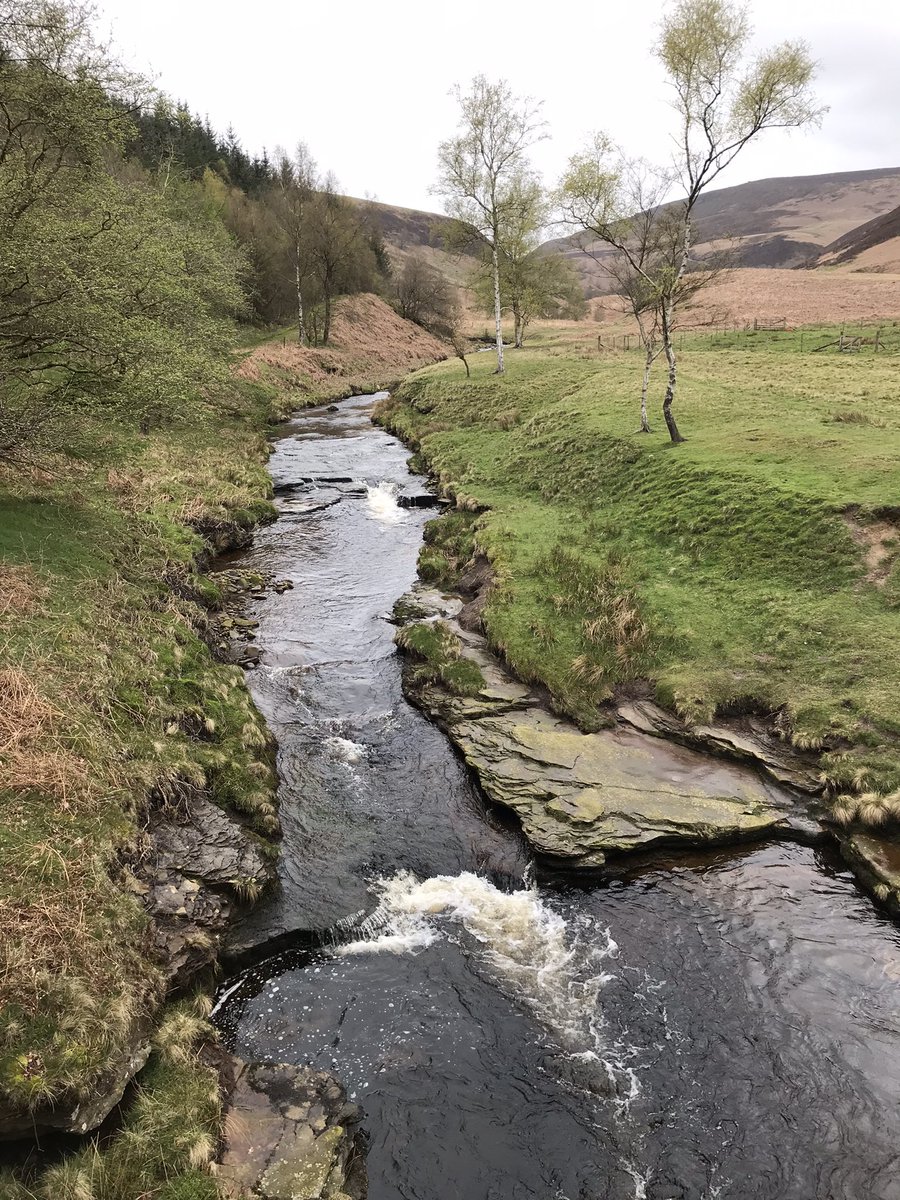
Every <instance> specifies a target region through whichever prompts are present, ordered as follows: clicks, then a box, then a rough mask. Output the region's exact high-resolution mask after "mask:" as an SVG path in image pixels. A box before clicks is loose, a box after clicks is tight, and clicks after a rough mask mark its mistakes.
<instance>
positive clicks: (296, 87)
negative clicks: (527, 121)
mask: <svg viewBox="0 0 900 1200" xmlns="http://www.w3.org/2000/svg"><path fill="white" fill-rule="evenodd" d="M99 8H100V12H101V15H102V25H103V26H104V27H105V28H106V30H107V31H109V30H110V29H111V31H112V35H113V38H114V40H115V42H116V43H117V45H118V47H119V49H120V51H121V52H122V53H123V56H124V57H126V58H127V60H128V61H129V62H130V63H132V64H133V65H135V66H139V67H141V68H142V69H144V70H149V71H151V72H152V73H153V75H154V77H155V79H156V82H157V84H158V86H159V87H161V88H162V89H163V90H164V91H166V92H168V93H169V94H170V95H172V96H173V97H175V98H177V99H183V100H185V101H187V103H188V105H189V106H190V108H191V109H193V110H195V111H197V112H199V113H200V114H201V115H208V116H209V118H210V120H211V121H212V123H213V125H214V126H215V127H216V128H217V129H219V130H224V129H225V128H226V127H227V126H228V125H229V124H231V125H233V126H234V128H235V131H236V132H237V134H238V137H239V139H240V141H241V143H242V144H243V146H244V147H245V149H247V150H248V151H250V152H251V153H255V152H257V151H260V150H261V149H262V148H263V147H264V146H265V147H267V148H268V149H269V150H270V151H271V150H272V148H273V147H275V146H276V145H283V146H286V147H288V148H290V147H292V146H293V145H295V144H296V142H297V141H298V140H303V141H305V142H306V143H307V144H308V145H309V147H310V149H311V150H312V153H313V155H314V157H315V158H316V159H317V160H318V162H319V165H320V166H321V167H323V168H328V169H331V170H333V171H334V172H335V173H336V175H337V177H338V180H339V182H340V185H341V187H342V190H343V191H345V192H346V193H348V194H350V195H356V196H363V195H372V196H375V197H376V198H377V199H379V200H383V201H385V202H386V203H389V204H401V205H407V206H409V207H412V208H427V209H436V208H439V207H440V204H439V201H437V200H436V199H435V198H434V197H433V196H430V195H429V192H428V189H429V186H430V185H431V183H432V182H433V179H434V174H435V148H436V146H437V143H438V142H439V141H440V139H441V138H443V137H447V136H448V135H449V134H451V133H452V132H453V129H454V127H455V123H456V108H455V101H454V100H453V98H452V97H451V96H450V95H449V92H450V89H451V88H452V86H453V85H454V84H455V83H462V84H465V83H466V82H467V81H468V80H470V79H471V77H472V76H473V75H476V74H478V73H482V72H483V73H484V74H486V75H488V76H489V77H491V78H494V79H496V78H505V79H508V80H509V81H510V83H511V84H512V86H513V89H514V90H515V91H516V92H517V93H519V94H525V95H531V96H534V97H536V98H538V99H541V100H543V101H544V115H545V117H546V119H547V122H548V125H549V132H550V134H551V140H550V141H548V142H546V143H544V144H542V145H540V146H539V147H537V148H536V149H535V151H534V159H535V162H536V163H537V165H538V166H539V167H540V168H541V169H542V170H543V171H544V173H545V175H546V177H547V179H548V181H550V180H554V179H555V178H556V177H557V175H558V174H559V173H560V171H561V169H562V167H563V166H564V165H565V162H566V159H567V158H568V156H569V155H570V154H572V153H573V152H575V151H576V150H578V149H579V148H580V146H581V145H582V143H583V142H584V140H585V138H586V136H587V134H588V133H589V132H591V131H592V130H594V129H603V130H605V131H606V132H608V133H609V134H611V135H612V136H613V137H614V138H615V139H616V140H617V141H619V142H620V143H622V144H623V145H624V146H625V148H626V149H627V150H628V151H629V152H631V153H635V154H643V155H644V156H645V157H648V158H653V159H658V160H660V161H665V160H666V159H667V156H668V153H669V151H668V145H669V142H668V138H669V137H670V133H669V131H670V130H671V128H672V115H673V114H672V113H671V111H670V110H669V108H668V107H667V104H668V101H667V93H666V86H665V83H664V80H663V78H662V74H661V70H660V68H659V65H658V64H657V63H656V61H655V60H654V58H653V57H652V55H651V54H650V47H651V45H652V43H653V42H654V40H655V38H656V32H657V23H658V21H659V18H660V16H661V14H662V13H663V12H664V11H665V8H666V5H665V4H664V3H663V0H643V2H639V3H630V4H629V3H625V4H623V3H618V4H616V5H615V6H613V5H604V4H602V3H599V2H598V0H590V2H588V0H568V2H567V3H564V4H559V5H558V6H557V5H554V4H548V3H542V4H540V5H537V4H533V3H531V2H530V0H523V2H520V3H518V4H503V5H490V4H485V3H483V2H477V0H455V2H454V3H452V4H446V5H445V4H440V5H438V4H434V3H429V2H428V0H424V2H423V0H332V2H331V3H328V2H327V0H326V2H325V3H318V4H317V3H315V0H312V2H310V0H306V2H304V0H261V2H259V3H257V4H255V5H253V4H249V3H247V0H240V2H237V0H154V2H153V3H152V4H144V3H139V2H138V0H100V4H99ZM751 11H752V14H753V23H754V26H755V31H756V32H755V41H756V43H757V44H758V45H759V46H760V47H762V46H765V45H767V44H771V43H772V42H776V41H781V40H783V39H785V38H790V39H796V38H806V39H807V41H808V42H809V43H810V45H811V47H812V51H813V54H814V56H815V57H816V59H817V60H818V61H819V63H820V72H819V78H818V82H817V91H818V93H819V95H820V97H821V99H822V101H823V102H824V103H826V104H828V105H829V106H830V109H831V111H830V112H829V113H828V115H827V116H826V117H825V120H824V123H823V125H822V128H821V129H820V130H814V131H812V132H809V133H782V132H773V133H769V134H766V135H763V137H762V138H761V139H760V141H759V143H758V144H757V145H756V146H753V147H751V148H749V149H748V150H747V151H746V152H745V154H744V155H743V156H742V157H741V158H740V159H738V161H737V162H736V163H735V165H734V166H733V167H732V168H731V169H730V171H729V173H728V174H727V175H726V176H725V177H724V178H723V180H722V184H723V186H727V185H728V184H734V183H742V182H744V181H745V180H748V179H760V178H763V177H765V176H769V175H801V174H817V173H819V172H826V171H851V170H860V169H863V168H868V167H887V166H900V6H898V4H897V0H853V2H852V3H849V4H840V5H839V4H837V3H830V2H829V0H824V2H823V0H755V3H752V4H751Z"/></svg>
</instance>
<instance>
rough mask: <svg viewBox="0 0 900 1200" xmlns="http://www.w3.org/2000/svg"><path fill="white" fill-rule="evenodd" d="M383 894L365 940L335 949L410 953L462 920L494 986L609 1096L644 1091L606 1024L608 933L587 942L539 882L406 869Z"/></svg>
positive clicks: (453, 933) (382, 886)
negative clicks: (508, 884) (505, 886)
mask: <svg viewBox="0 0 900 1200" xmlns="http://www.w3.org/2000/svg"><path fill="white" fill-rule="evenodd" d="M377 891H378V894H379V900H380V902H379V905H378V907H377V908H376V910H375V912H374V913H373V914H372V916H371V917H369V918H368V920H367V921H366V923H365V928H361V929H360V930H359V932H361V933H362V937H357V938H355V939H354V940H353V941H349V942H346V943H344V944H343V945H340V946H338V948H337V953H338V954H340V955H345V956H346V955H359V954H379V953H391V954H411V953H415V952H417V951H419V950H422V949H424V948H425V947H426V946H430V945H431V944H432V943H433V942H435V941H437V940H438V939H440V938H442V937H446V938H448V939H450V940H455V939H456V937H457V931H458V930H459V927H460V926H461V927H462V929H463V930H465V933H466V934H468V935H469V939H470V943H471V944H474V947H475V951H476V953H477V954H478V956H479V957H480V958H481V959H482V961H483V963H484V965H485V966H486V967H487V969H488V970H489V972H490V973H491V974H492V975H493V976H494V977H495V979H496V981H497V983H498V984H499V985H500V986H501V987H503V986H505V987H508V988H510V989H511V991H512V992H513V993H514V996H515V998H516V1000H517V1001H518V1002H519V1003H522V1004H524V1006H525V1007H527V1008H528V1009H529V1010H530V1011H531V1012H532V1014H533V1015H534V1016H535V1017H536V1018H537V1019H538V1020H539V1021H540V1023H541V1024H542V1025H543V1026H544V1028H545V1029H547V1030H548V1032H550V1033H551V1034H552V1035H553V1037H554V1040H555V1041H557V1042H558V1044H559V1046H560V1048H561V1049H562V1050H563V1052H564V1053H565V1054H567V1055H569V1056H571V1058H572V1059H573V1060H575V1061H577V1062H579V1063H580V1064H582V1066H583V1067H584V1068H585V1069H586V1072H585V1073H586V1074H589V1073H590V1070H589V1069H590V1066H591V1064H593V1065H595V1066H598V1067H600V1068H601V1071H602V1074H603V1076H604V1077H605V1079H606V1081H607V1083H608V1090H609V1091H610V1092H612V1093H614V1094H617V1095H618V1096H619V1097H620V1098H621V1099H622V1100H625V1101H630V1100H631V1099H633V1098H634V1097H635V1096H636V1095H637V1094H638V1092H639V1086H638V1082H637V1077H636V1075H635V1074H634V1071H633V1070H632V1068H630V1067H628V1066H626V1065H625V1064H624V1063H623V1062H622V1055H621V1054H620V1053H619V1052H618V1050H617V1048H616V1047H614V1046H612V1045H611V1044H609V1040H608V1039H607V1038H606V1037H605V1034H604V1029H603V1017H602V1008H601V1004H600V993H601V991H602V989H603V986H604V985H605V984H606V983H607V982H609V981H610V980H611V979H613V978H614V977H613V976H612V975H611V974H609V973H608V971H607V970H606V969H605V966H604V964H608V963H609V961H610V960H612V959H614V958H615V957H616V955H617V954H618V947H617V945H616V943H615V941H614V940H613V939H612V937H611V936H610V932H609V930H608V929H606V930H603V931H600V930H597V929H596V928H593V929H592V930H591V938H590V940H588V939H587V938H581V937H579V932H578V930H577V929H574V930H573V929H572V928H570V926H569V925H568V924H567V922H566V920H565V918H564V917H562V916H561V915H560V914H559V913H558V912H556V911H554V909H552V908H551V907H549V906H548V905H547V904H546V903H545V901H544V900H543V899H542V898H541V895H540V893H539V892H538V890H537V888H536V887H527V888H523V889H520V890H518V891H513V892H505V891H501V890H500V889H499V888H497V887H495V885H494V884H493V883H491V882H490V881H489V880H487V879H484V878H483V877H482V876H480V875H475V874H473V873H471V872H469V871H465V872H463V873H462V874H460V875H456V876H450V875H438V876H435V877H433V878H431V879H425V880H421V881H420V880H418V879H417V878H416V877H415V876H414V875H412V874H410V873H409V872H400V873H399V874H397V875H394V876H392V877H391V878H389V879H382V880H380V881H379V882H378V884H377ZM576 1078H577V1075H576Z"/></svg>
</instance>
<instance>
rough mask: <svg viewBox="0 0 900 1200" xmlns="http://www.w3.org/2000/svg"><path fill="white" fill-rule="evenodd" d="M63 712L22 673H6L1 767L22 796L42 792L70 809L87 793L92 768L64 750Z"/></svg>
mask: <svg viewBox="0 0 900 1200" xmlns="http://www.w3.org/2000/svg"><path fill="white" fill-rule="evenodd" d="M58 717H59V711H58V710H57V709H55V708H54V707H53V705H51V704H50V703H49V702H48V701H47V700H46V699H44V697H43V696H41V695H40V693H39V692H38V689H37V687H36V686H35V684H34V682H33V681H32V680H31V679H30V678H29V676H28V675H27V674H26V673H25V671H23V670H22V669H20V668H16V667H7V668H4V669H0V763H2V766H3V774H4V782H5V784H6V786H7V787H9V788H11V789H12V790H13V791H16V792H27V791H39V792H41V793H43V794H44V795H46V796H48V797H50V798H52V799H54V800H56V801H58V803H59V804H60V805H61V806H62V807H64V808H65V807H68V805H69V803H70V801H71V800H72V799H73V797H74V796H75V795H76V794H78V793H80V792H82V791H83V790H84V787H85V783H86V780H87V764H86V763H85V762H84V761H83V759H81V758H79V757H78V756H77V755H75V754H73V753H71V751H69V750H68V749H67V748H66V747H64V746H63V745H61V743H60V741H59V739H58V736H57V731H56V726H57V723H58Z"/></svg>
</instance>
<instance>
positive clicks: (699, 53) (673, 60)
mask: <svg viewBox="0 0 900 1200" xmlns="http://www.w3.org/2000/svg"><path fill="white" fill-rule="evenodd" d="M751 34H752V28H751V26H750V20H749V15H748V9H747V8H746V7H743V6H741V5H737V4H733V3H730V2H729V0H680V3H678V4H677V5H676V6H675V8H674V9H673V11H672V13H671V14H670V15H669V16H668V17H666V18H665V19H664V20H663V22H662V30H661V34H660V38H659V42H658V43H657V46H656V54H657V57H658V58H659V59H660V61H661V62H662V64H663V67H664V68H665V71H666V74H667V76H668V79H669V83H670V85H671V87H672V90H673V92H674V96H675V98H674V101H673V107H674V109H675V113H676V116H677V121H678V127H677V132H676V134H675V139H674V140H675V144H676V147H677V149H676V154H675V166H676V170H677V173H678V176H679V179H680V182H681V185H682V187H683V188H684V191H685V198H684V200H683V201H681V202H680V210H681V211H680V218H681V219H680V235H679V245H678V250H677V257H676V261H675V263H674V271H673V273H672V278H671V280H670V282H669V285H668V286H667V288H666V289H665V291H664V293H663V295H662V297H661V305H660V322H661V333H662V341H663V349H664V352H665V355H666V361H667V364H668V384H667V387H666V395H665V400H664V401H663V416H664V418H665V421H666V427H667V428H668V431H669V436H670V438H671V439H672V441H673V442H680V441H683V438H682V436H681V433H680V432H679V430H678V425H677V423H676V420H675V416H674V414H673V411H672V405H673V402H674V399H675V392H676V388H677V383H678V373H677V362H676V356H675V344H674V340H673V337H672V334H673V326H674V320H675V312H676V307H677V301H678V288H679V285H680V283H681V281H682V279H683V278H684V275H685V273H686V272H687V270H688V266H689V264H690V257H691V249H692V245H693V225H694V210H695V208H696V205H697V201H698V200H699V199H700V196H701V195H702V194H703V192H704V191H706V190H707V189H708V188H709V187H710V185H711V184H712V183H714V182H715V181H716V180H717V179H718V178H719V176H720V175H721V174H722V173H723V171H726V170H727V169H728V167H729V166H731V164H732V163H733V162H734V160H735V159H736V158H737V156H738V155H739V154H740V153H741V151H742V150H743V149H744V147H745V146H747V145H748V144H749V143H750V142H752V141H754V140H755V139H756V138H757V137H759V135H760V134H761V133H763V132H765V131H766V130H768V129H799V128H801V127H803V126H806V125H810V124H814V123H817V122H818V121H819V120H820V119H821V117H822V114H823V113H824V111H825V110H824V109H823V108H822V107H820V106H819V105H818V104H817V102H816V99H815V97H814V96H813V94H812V92H811V89H810V84H811V82H812V79H813V76H814V74H815V67H816V64H815V63H814V62H813V60H812V58H811V57H810V53H809V48H808V47H807V46H806V44H805V43H803V42H783V43H781V44H780V45H777V46H774V47H772V48H771V49H768V50H764V51H763V52H762V53H760V54H758V55H756V56H755V57H753V56H752V55H751V53H750V38H751Z"/></svg>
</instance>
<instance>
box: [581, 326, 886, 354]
mask: <svg viewBox="0 0 900 1200" xmlns="http://www.w3.org/2000/svg"><path fill="white" fill-rule="evenodd" d="M675 344H676V346H677V348H678V349H683V348H685V347H688V348H690V349H694V350H747V351H752V350H782V351H785V352H787V353H792V354H797V353H799V354H900V322H898V321H881V322H865V321H860V322H856V323H853V324H851V323H849V322H847V323H845V324H843V325H834V324H831V325H816V326H809V325H802V326H796V327H792V326H790V325H789V324H788V323H787V321H786V320H785V319H784V318H780V319H778V320H767V321H762V320H756V321H753V322H747V323H745V324H730V323H729V324H721V325H698V326H693V327H691V328H683V329H680V330H678V331H677V333H676V334H675ZM597 349H598V350H601V351H603V350H625V351H628V350H641V349H642V345H641V339H640V336H639V335H638V334H636V333H625V334H622V333H618V334H599V335H598V337H597Z"/></svg>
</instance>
